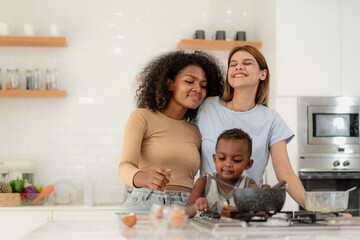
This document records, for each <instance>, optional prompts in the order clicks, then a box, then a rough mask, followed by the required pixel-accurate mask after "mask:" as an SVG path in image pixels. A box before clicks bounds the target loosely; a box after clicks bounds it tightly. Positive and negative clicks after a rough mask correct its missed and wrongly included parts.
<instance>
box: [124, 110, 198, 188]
mask: <svg viewBox="0 0 360 240" xmlns="http://www.w3.org/2000/svg"><path fill="white" fill-rule="evenodd" d="M200 147H201V134H200V131H199V129H198V127H197V126H196V125H193V124H191V123H188V122H187V121H185V120H174V119H171V118H169V117H167V116H165V115H163V114H162V113H161V112H159V111H156V112H154V111H152V110H150V109H137V110H135V111H134V112H132V114H131V115H130V117H129V120H128V122H127V124H126V128H125V132H124V144H123V150H122V155H121V160H120V164H119V176H120V179H121V180H122V181H123V182H124V183H125V184H127V185H129V186H134V185H133V178H134V175H135V174H136V173H137V172H138V171H144V172H148V171H150V170H151V168H152V167H153V166H157V167H160V168H169V169H171V170H172V172H173V175H174V177H173V178H170V179H169V180H170V182H169V183H168V185H178V186H184V187H188V188H192V187H193V183H194V177H195V175H196V173H197V171H198V169H199V167H200Z"/></svg>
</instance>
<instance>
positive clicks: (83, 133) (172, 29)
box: [0, 0, 266, 203]
mask: <svg viewBox="0 0 360 240" xmlns="http://www.w3.org/2000/svg"><path fill="white" fill-rule="evenodd" d="M257 2H259V1H250V0H248V1H244V0H240V1H239V0H223V1H218V0H199V1H193V0H182V1H169V0H134V1H124V0H106V1H91V2H89V1H87V0H62V1H48V0H33V1H28V0H18V1H13V0H1V2H0V22H6V23H8V24H11V25H14V26H15V28H16V29H15V33H14V35H16V36H21V35H23V25H24V24H25V23H33V24H37V25H39V29H40V30H39V33H38V35H39V36H48V28H49V25H50V24H52V23H56V24H59V25H62V26H63V27H64V33H63V34H62V35H63V36H65V37H66V38H67V42H68V47H66V48H48V47H0V68H2V70H3V71H2V72H3V78H5V74H4V71H5V70H6V68H9V67H17V68H19V69H20V72H21V73H20V74H21V79H22V88H23V89H24V88H25V70H26V68H30V67H32V68H35V67H36V68H39V69H40V70H41V69H45V68H58V69H59V85H60V89H62V90H66V91H67V94H68V95H67V97H65V98H20V97H19V98H0V116H1V117H0V159H33V160H34V161H36V166H37V167H36V173H35V182H36V183H38V184H43V185H48V184H51V183H54V182H56V181H58V180H60V179H70V180H72V181H73V182H76V183H79V184H82V183H83V182H84V180H85V179H86V178H89V179H90V181H91V182H92V184H93V187H94V189H93V191H94V202H98V203H99V202H103V203H106V202H108V203H109V202H122V201H124V199H125V192H126V191H125V186H124V185H123V184H122V183H121V182H120V180H119V178H118V169H117V164H118V162H119V159H120V155H121V151H122V142H123V129H124V127H125V124H126V121H127V118H128V116H129V114H130V112H131V111H132V110H133V109H134V108H135V104H134V93H135V89H136V81H135V78H136V74H137V73H138V72H139V71H140V69H141V68H142V67H143V66H144V64H145V63H146V62H148V61H149V59H151V58H152V57H154V56H156V55H158V54H160V53H161V52H164V51H168V50H174V49H176V45H177V43H178V42H179V40H180V39H182V38H192V35H193V33H194V32H195V30H197V29H204V30H205V31H206V37H207V38H208V39H209V38H210V37H211V36H212V35H213V34H214V33H215V31H216V30H226V33H227V38H232V37H233V36H234V35H235V32H236V31H246V35H247V40H248V41H260V39H256V38H255V37H256V36H259V33H257V32H256V28H255V20H254V18H255V13H256V11H258V9H257V8H255V4H256V3H257ZM265 46H266V45H265ZM212 53H213V54H215V55H216V56H218V57H220V58H221V61H223V62H225V61H226V56H227V51H213V52H212ZM42 76H43V75H42ZM42 80H44V79H42Z"/></svg>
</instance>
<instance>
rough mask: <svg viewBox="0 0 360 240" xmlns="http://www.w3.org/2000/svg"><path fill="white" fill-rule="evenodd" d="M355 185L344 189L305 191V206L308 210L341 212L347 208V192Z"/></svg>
mask: <svg viewBox="0 0 360 240" xmlns="http://www.w3.org/2000/svg"><path fill="white" fill-rule="evenodd" d="M355 189H356V187H353V188H350V189H348V190H346V191H327V192H325V191H322V192H317V191H311V192H305V207H306V210H308V211H316V212H341V211H345V210H346V209H347V208H348V202H349V192H351V191H353V190H355Z"/></svg>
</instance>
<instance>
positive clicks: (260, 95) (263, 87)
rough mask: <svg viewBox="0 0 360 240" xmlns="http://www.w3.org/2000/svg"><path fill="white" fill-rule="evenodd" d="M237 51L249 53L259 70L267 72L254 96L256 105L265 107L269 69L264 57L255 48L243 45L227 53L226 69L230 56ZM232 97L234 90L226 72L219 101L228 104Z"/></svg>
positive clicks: (268, 85) (267, 99)
mask: <svg viewBox="0 0 360 240" xmlns="http://www.w3.org/2000/svg"><path fill="white" fill-rule="evenodd" d="M238 51H245V52H248V53H250V54H251V55H252V56H254V58H255V59H256V62H257V63H258V65H259V67H260V70H266V71H267V74H266V78H265V80H263V81H260V83H259V85H258V89H257V91H256V96H255V103H256V104H261V105H264V106H266V107H267V106H268V101H269V88H270V73H269V68H268V65H267V63H266V60H265V58H264V56H263V55H262V54H261V52H260V51H259V50H257V48H255V47H253V46H249V45H244V46H241V47H234V48H233V49H232V50H231V51H230V53H229V57H228V69H229V66H230V60H231V58H232V56H233V55H234V54H235V53H236V52H238ZM233 97H234V88H233V87H231V86H230V84H229V80H228V72H227V73H226V79H225V84H224V92H223V94H222V96H221V99H222V100H223V101H225V102H229V101H231V100H232V99H233Z"/></svg>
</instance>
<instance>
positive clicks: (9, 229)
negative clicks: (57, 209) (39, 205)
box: [0, 210, 52, 239]
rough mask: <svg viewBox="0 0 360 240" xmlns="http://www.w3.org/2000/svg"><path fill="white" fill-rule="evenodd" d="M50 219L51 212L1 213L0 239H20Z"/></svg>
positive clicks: (11, 211)
mask: <svg viewBox="0 0 360 240" xmlns="http://www.w3.org/2000/svg"><path fill="white" fill-rule="evenodd" d="M51 219H52V212H51V211H39V210H36V211H13V210H9V211H1V212H0V239H21V238H23V237H25V236H26V235H27V234H29V233H30V232H32V231H33V230H35V229H36V228H38V227H40V226H41V225H43V224H44V223H46V222H48V221H50V220H51ZM5 236H6V237H5Z"/></svg>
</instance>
